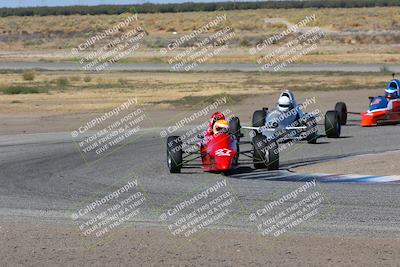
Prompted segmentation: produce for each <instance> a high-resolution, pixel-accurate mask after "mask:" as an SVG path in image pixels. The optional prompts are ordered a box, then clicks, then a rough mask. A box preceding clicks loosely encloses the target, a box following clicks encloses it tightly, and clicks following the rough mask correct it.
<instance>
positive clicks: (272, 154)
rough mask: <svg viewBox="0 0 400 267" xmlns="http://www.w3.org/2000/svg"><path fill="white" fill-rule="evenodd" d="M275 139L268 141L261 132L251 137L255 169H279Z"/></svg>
mask: <svg viewBox="0 0 400 267" xmlns="http://www.w3.org/2000/svg"><path fill="white" fill-rule="evenodd" d="M277 148H278V143H277V142H276V141H268V139H267V137H265V136H264V135H262V134H256V136H254V137H253V162H254V167H255V168H256V169H268V170H277V169H279V151H278V149H277Z"/></svg>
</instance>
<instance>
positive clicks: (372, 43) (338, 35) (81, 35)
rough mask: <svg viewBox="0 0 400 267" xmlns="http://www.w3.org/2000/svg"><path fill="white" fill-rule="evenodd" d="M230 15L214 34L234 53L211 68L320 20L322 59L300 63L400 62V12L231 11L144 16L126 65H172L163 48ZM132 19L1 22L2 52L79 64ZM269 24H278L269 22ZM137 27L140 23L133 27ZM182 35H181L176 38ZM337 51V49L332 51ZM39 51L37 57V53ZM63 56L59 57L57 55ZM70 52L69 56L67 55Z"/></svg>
mask: <svg viewBox="0 0 400 267" xmlns="http://www.w3.org/2000/svg"><path fill="white" fill-rule="evenodd" d="M222 13H224V14H226V15H227V21H226V22H225V23H222V24H220V25H219V26H218V27H217V28H216V29H213V30H211V32H213V31H215V30H218V29H221V28H223V27H224V26H230V27H231V28H232V29H234V30H235V32H236V37H235V38H234V40H232V41H231V44H232V45H231V46H230V48H229V51H227V52H224V53H222V54H221V55H219V56H216V57H213V58H212V59H211V60H209V61H208V62H209V63H221V62H255V60H256V58H255V57H253V56H251V55H250V54H249V53H248V49H249V46H252V45H255V44H256V43H258V42H261V41H262V40H264V39H265V38H266V36H269V35H272V34H275V33H279V32H280V31H282V30H283V29H286V25H287V23H296V22H299V21H300V20H302V19H303V18H304V17H305V16H307V15H308V16H310V15H312V14H315V15H316V18H317V20H316V21H315V22H312V23H310V24H308V25H307V26H309V27H312V26H319V27H321V28H322V29H323V30H324V31H325V32H326V33H327V36H326V37H325V38H324V39H323V41H322V42H321V43H320V44H319V48H318V54H313V55H306V56H304V57H302V58H301V59H300V61H299V62H300V63H302V62H303V63H316V62H332V63H354V62H360V63H398V62H400V51H399V47H398V46H397V44H398V43H399V41H400V32H399V28H400V7H374V8H350V9H260V10H234V11H226V12H189V13H176V14H175V13H163V14H139V15H138V16H139V17H138V18H139V20H138V24H140V25H141V26H142V27H144V28H145V29H146V31H147V33H148V36H147V37H146V38H145V40H144V43H143V45H142V47H141V49H140V50H139V51H138V53H135V55H133V56H131V57H130V58H127V59H126V60H125V61H124V62H153V63H159V62H166V61H167V60H168V58H163V57H161V56H160V53H158V51H159V48H160V47H165V46H166V45H167V44H168V43H169V42H171V41H172V40H174V39H175V38H177V37H178V36H180V35H183V34H187V33H190V32H191V31H193V30H194V29H198V28H199V27H201V26H203V25H205V24H207V23H208V22H209V21H210V20H212V19H214V18H215V17H216V15H217V14H222ZM126 16H127V15H120V16H118V15H95V16H91V15H84V16H82V15H72V16H45V17H5V18H0V33H1V34H2V36H3V37H4V38H5V39H4V41H2V42H0V49H2V50H3V51H4V52H6V51H29V52H30V53H29V54H27V55H21V54H19V53H15V54H7V53H5V54H3V57H2V58H3V60H24V59H27V60H31V61H35V60H46V61H47V60H54V61H60V60H73V57H72V56H71V54H70V53H68V52H69V50H70V49H71V48H72V47H75V46H77V45H78V44H80V43H82V42H84V41H85V40H87V39H88V38H89V37H91V36H93V35H95V34H96V33H99V32H102V31H104V30H105V29H108V28H110V27H111V26H113V25H116V24H117V23H118V22H120V21H122V20H123V19H124V18H125V17H126ZM266 19H273V21H274V22H272V23H271V22H268V23H266V22H265V20H266ZM131 26H132V27H135V26H137V24H136V23H133V24H132V25H131ZM174 32H177V35H175V34H174ZM332 47H335V49H333V50H332V49H331V48H332ZM35 51H36V53H35ZM59 51H61V53H59V54H57V52H59ZM65 52H67V53H65Z"/></svg>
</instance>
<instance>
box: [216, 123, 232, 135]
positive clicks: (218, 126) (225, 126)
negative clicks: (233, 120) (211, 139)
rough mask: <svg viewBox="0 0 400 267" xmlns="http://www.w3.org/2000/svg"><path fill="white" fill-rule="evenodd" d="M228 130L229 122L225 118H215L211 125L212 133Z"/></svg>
mask: <svg viewBox="0 0 400 267" xmlns="http://www.w3.org/2000/svg"><path fill="white" fill-rule="evenodd" d="M228 130H229V123H228V122H227V121H226V120H217V121H216V122H215V123H214V126H213V133H214V134H220V133H226V132H228Z"/></svg>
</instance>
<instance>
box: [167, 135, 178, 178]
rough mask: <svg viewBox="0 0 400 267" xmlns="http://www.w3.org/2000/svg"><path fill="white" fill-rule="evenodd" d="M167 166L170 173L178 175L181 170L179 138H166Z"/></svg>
mask: <svg viewBox="0 0 400 267" xmlns="http://www.w3.org/2000/svg"><path fill="white" fill-rule="evenodd" d="M167 166H168V169H169V172H170V173H180V172H181V168H182V142H181V141H180V140H179V136H168V138H167Z"/></svg>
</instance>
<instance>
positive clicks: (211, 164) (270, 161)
mask: <svg viewBox="0 0 400 267" xmlns="http://www.w3.org/2000/svg"><path fill="white" fill-rule="evenodd" d="M215 114H217V113H214V115H215ZM219 114H221V113H219ZM214 115H213V116H214ZM209 127H212V132H210V131H209V130H207V131H206V132H205V134H203V135H201V136H199V139H200V140H199V142H197V143H195V144H187V143H186V144H185V143H184V142H182V140H181V138H180V137H179V136H169V137H168V138H167V165H168V169H169V171H170V173H180V172H181V169H182V168H194V167H201V168H202V169H203V170H204V171H209V172H217V173H224V174H229V173H231V172H232V171H233V170H235V169H237V167H238V166H239V163H240V165H242V164H253V165H254V167H255V168H266V169H268V170H276V169H278V168H279V151H278V149H277V148H278V144H277V143H276V142H275V141H272V142H271V141H268V140H267V138H266V137H263V136H256V137H255V138H253V139H252V141H247V142H246V141H241V140H240V139H241V138H242V137H243V134H242V133H241V132H240V129H241V127H240V121H239V118H238V117H233V118H231V119H230V120H229V122H228V121H226V120H225V118H224V117H223V118H222V119H221V117H218V116H217V117H215V118H213V117H212V118H211V123H210V126H209ZM245 144H248V145H251V146H252V147H251V148H250V149H248V150H245V151H240V149H239V147H240V146H241V145H245ZM193 147H197V151H194V150H193V149H185V148H193ZM239 155H242V156H244V157H246V159H247V161H246V160H240V161H239ZM199 159H201V161H200V162H196V161H197V160H199Z"/></svg>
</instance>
